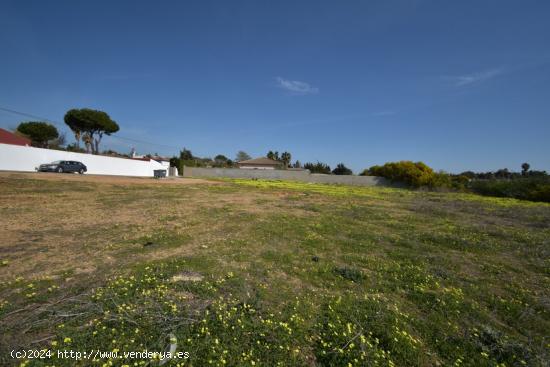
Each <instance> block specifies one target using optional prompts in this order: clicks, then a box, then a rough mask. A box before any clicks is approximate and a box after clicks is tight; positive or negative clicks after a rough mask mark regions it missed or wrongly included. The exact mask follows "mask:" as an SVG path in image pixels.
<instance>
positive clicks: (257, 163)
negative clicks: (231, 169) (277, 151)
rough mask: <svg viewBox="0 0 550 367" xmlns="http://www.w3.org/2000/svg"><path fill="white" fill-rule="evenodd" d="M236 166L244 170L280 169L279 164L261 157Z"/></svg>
mask: <svg viewBox="0 0 550 367" xmlns="http://www.w3.org/2000/svg"><path fill="white" fill-rule="evenodd" d="M237 166H238V167H239V168H244V169H277V168H281V162H277V161H275V160H273V159H269V158H265V157H262V158H255V159H248V160H246V161H240V162H238V163H237Z"/></svg>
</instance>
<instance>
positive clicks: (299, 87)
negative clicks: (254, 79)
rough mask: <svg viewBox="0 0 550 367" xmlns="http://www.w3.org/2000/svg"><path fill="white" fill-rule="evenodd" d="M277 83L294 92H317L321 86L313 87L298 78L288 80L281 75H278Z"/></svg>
mask: <svg viewBox="0 0 550 367" xmlns="http://www.w3.org/2000/svg"><path fill="white" fill-rule="evenodd" d="M277 85H278V86H279V87H280V88H282V89H284V90H287V91H289V92H291V93H293V94H317V93H319V88H316V87H313V86H311V85H310V84H308V83H306V82H301V81H298V80H287V79H283V78H281V77H277Z"/></svg>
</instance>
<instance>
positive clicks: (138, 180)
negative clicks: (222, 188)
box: [0, 171, 219, 185]
mask: <svg viewBox="0 0 550 367" xmlns="http://www.w3.org/2000/svg"><path fill="white" fill-rule="evenodd" d="M0 178H26V179H36V180H49V181H81V182H94V183H105V184H115V185H127V184H142V185H196V184H218V183H219V182H216V181H209V180H204V179H197V178H181V177H177V178H165V179H154V178H150V177H129V176H107V175H88V174H84V175H78V174H71V173H49V172H13V171H0Z"/></svg>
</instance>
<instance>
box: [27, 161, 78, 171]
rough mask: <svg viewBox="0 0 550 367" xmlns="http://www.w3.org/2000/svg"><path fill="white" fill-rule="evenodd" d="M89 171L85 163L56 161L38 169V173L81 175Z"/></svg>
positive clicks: (42, 165)
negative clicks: (74, 173)
mask: <svg viewBox="0 0 550 367" xmlns="http://www.w3.org/2000/svg"><path fill="white" fill-rule="evenodd" d="M87 170H88V169H87V168H86V166H85V165H84V163H82V162H77V161H55V162H52V163H48V164H41V165H40V167H38V168H37V171H38V172H58V173H63V172H78V173H80V174H83V173H84V172H86V171H87Z"/></svg>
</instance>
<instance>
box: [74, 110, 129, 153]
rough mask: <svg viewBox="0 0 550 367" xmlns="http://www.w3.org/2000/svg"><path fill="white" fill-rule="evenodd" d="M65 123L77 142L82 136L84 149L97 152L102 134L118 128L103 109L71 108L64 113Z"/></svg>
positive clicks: (107, 133) (115, 130) (109, 133)
mask: <svg viewBox="0 0 550 367" xmlns="http://www.w3.org/2000/svg"><path fill="white" fill-rule="evenodd" d="M65 123H66V124H67V126H69V128H70V129H71V130H72V131H73V133H74V134H75V139H76V140H77V142H78V141H79V140H80V139H81V138H82V140H83V141H84V143H85V144H86V150H87V151H88V152H89V151H90V148H91V150H92V153H94V154H98V152H99V143H100V142H101V139H102V138H103V135H104V134H105V135H111V134H112V133H115V132H117V131H118V130H119V126H118V124H117V123H116V122H115V121H114V120H112V119H111V117H110V116H109V115H108V114H107V113H106V112H103V111H99V110H92V109H90V108H81V109H72V110H69V111H67V113H66V114H65Z"/></svg>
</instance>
